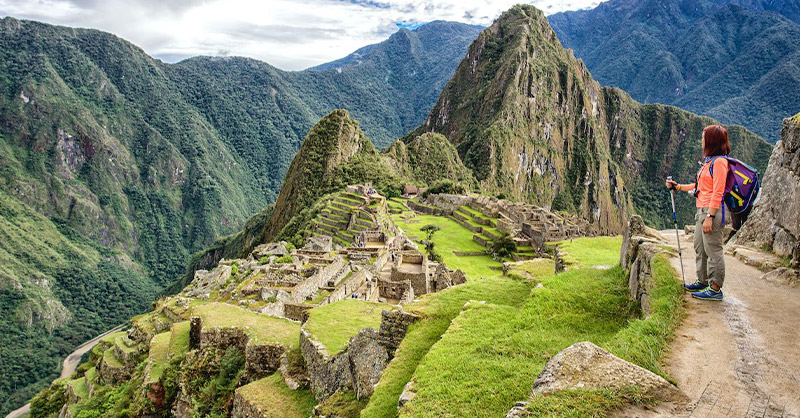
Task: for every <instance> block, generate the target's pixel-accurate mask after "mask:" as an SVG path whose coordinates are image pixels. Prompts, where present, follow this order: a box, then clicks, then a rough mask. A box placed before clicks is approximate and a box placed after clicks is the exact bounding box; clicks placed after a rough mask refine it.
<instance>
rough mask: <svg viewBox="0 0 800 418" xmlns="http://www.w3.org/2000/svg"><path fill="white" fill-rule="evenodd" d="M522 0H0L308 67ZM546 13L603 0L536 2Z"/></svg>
mask: <svg viewBox="0 0 800 418" xmlns="http://www.w3.org/2000/svg"><path fill="white" fill-rule="evenodd" d="M520 2H521V0H496V1H487V0H438V1H434V0H265V1H263V0H262V1H258V0H0V16H3V17H5V16H13V17H15V18H18V19H31V20H38V21H42V22H47V23H52V24H57V25H66V26H74V27H86V28H94V29H100V30H103V31H107V32H111V33H114V34H116V35H117V36H119V37H121V38H124V39H126V40H128V41H131V42H133V43H134V44H136V45H138V46H139V47H141V48H142V49H144V50H145V52H147V53H148V54H150V55H151V56H154V57H156V58H159V59H161V60H164V61H167V62H176V61H180V60H181V59H184V58H187V57H191V56H195V55H214V56H226V55H237V56H245V57H251V58H255V59H258V60H261V61H266V62H268V63H270V64H272V65H274V66H276V67H278V68H281V69H284V70H301V69H304V68H308V67H311V66H314V65H318V64H322V63H325V62H329V61H333V60H335V59H338V58H342V57H344V56H347V55H348V54H350V53H351V52H353V51H355V50H356V49H358V48H360V47H362V46H365V45H369V44H374V43H378V42H381V41H383V40H385V39H386V38H388V37H389V36H390V35H391V34H392V33H394V32H396V31H397V30H398V29H399V28H400V27H411V28H413V27H416V26H418V25H420V24H424V23H426V22H430V21H433V20H450V21H458V22H464V23H470V24H477V25H483V26H487V25H489V24H490V23H491V22H492V21H493V20H494V19H495V18H496V17H497V16H499V15H500V13H502V12H503V11H504V10H507V9H509V8H510V7H511V6H513V5H514V4H518V3H520ZM527 2H528V3H531V4H533V5H534V6H536V7H538V8H540V9H542V10H543V11H544V12H545V13H546V14H552V13H556V12H560V11H564V10H576V9H582V8H587V7H594V6H596V5H597V4H598V3H600V0H528V1H527Z"/></svg>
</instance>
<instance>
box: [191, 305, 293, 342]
mask: <svg viewBox="0 0 800 418" xmlns="http://www.w3.org/2000/svg"><path fill="white" fill-rule="evenodd" d="M193 314H194V315H197V316H199V317H200V318H201V319H202V321H203V328H205V329H208V328H217V327H235V328H240V329H242V330H243V331H244V332H246V333H247V334H248V335H249V336H250V341H251V342H253V343H256V344H263V343H278V344H281V345H284V346H287V347H293V346H295V345H296V344H297V338H298V335H299V334H300V324H297V323H295V322H292V321H289V320H285V319H280V318H274V317H271V316H268V315H261V314H258V313H256V312H253V311H250V310H247V309H244V308H240V307H238V306H234V305H229V304H227V303H208V304H205V305H201V306H198V307H196V308H195V309H194V310H193Z"/></svg>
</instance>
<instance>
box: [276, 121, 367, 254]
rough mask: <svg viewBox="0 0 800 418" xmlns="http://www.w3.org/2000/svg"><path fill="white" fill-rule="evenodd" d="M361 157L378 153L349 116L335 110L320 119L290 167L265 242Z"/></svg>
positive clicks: (325, 190)
mask: <svg viewBox="0 0 800 418" xmlns="http://www.w3.org/2000/svg"><path fill="white" fill-rule="evenodd" d="M360 154H366V155H373V156H374V155H377V150H376V149H375V146H374V145H373V144H372V142H370V140H369V139H368V138H367V137H366V136H365V135H364V133H363V132H362V131H361V129H360V128H359V126H358V122H356V121H355V120H354V119H353V118H352V117H350V113H348V112H347V111H346V110H344V109H335V110H333V111H332V112H330V113H329V114H328V115H326V116H325V117H323V118H322V119H320V120H319V122H317V123H316V124H315V125H314V127H312V128H311V130H310V131H309V132H308V135H307V136H306V138H305V140H304V141H303V145H302V146H301V147H300V151H298V152H297V155H295V157H294V159H293V160H292V164H291V165H290V166H289V171H288V172H287V173H286V177H285V178H284V181H283V186H282V187H281V191H280V194H279V195H278V201H277V202H276V203H275V210H274V211H273V213H272V217H271V219H270V222H269V223H268V224H267V229H266V237H267V239H272V238H274V237H275V236H276V235H277V234H278V233H279V232H280V231H281V229H282V228H283V227H284V226H285V225H286V223H287V222H288V221H289V219H291V217H292V216H293V215H294V214H295V213H296V212H298V211H299V210H300V209H301V208H305V207H307V206H309V205H311V204H312V203H313V202H314V201H315V200H316V199H317V198H318V197H319V196H321V195H324V194H326V193H328V189H330V188H331V187H330V186H331V184H332V183H333V182H334V181H335V180H336V174H337V169H338V168H339V167H340V166H342V165H343V164H346V163H347V162H348V161H350V159H352V158H353V157H355V156H356V155H360Z"/></svg>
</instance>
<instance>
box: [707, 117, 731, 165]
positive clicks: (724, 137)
mask: <svg viewBox="0 0 800 418" xmlns="http://www.w3.org/2000/svg"><path fill="white" fill-rule="evenodd" d="M703 139H704V141H705V143H704V145H703V157H714V156H717V155H728V154H730V153H731V143H730V142H729V141H728V130H727V129H725V127H724V126H721V125H711V126H707V127H706V129H704V130H703Z"/></svg>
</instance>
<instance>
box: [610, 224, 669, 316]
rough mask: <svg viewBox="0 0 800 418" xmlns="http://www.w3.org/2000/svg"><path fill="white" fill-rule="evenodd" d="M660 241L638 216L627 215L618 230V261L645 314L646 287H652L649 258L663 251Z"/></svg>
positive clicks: (650, 259)
mask: <svg viewBox="0 0 800 418" xmlns="http://www.w3.org/2000/svg"><path fill="white" fill-rule="evenodd" d="M661 244H662V241H661V240H660V238H659V237H658V234H657V232H655V231H652V230H650V229H649V228H648V227H647V226H645V224H644V220H642V218H641V216H639V215H633V216H632V217H631V219H630V220H629V222H628V227H627V228H626V229H625V231H623V234H622V248H621V249H620V259H619V261H620V265H621V266H622V268H623V269H625V272H626V273H627V274H628V289H629V290H630V296H631V299H633V300H635V301H636V302H638V303H639V305H640V306H641V308H642V315H644V316H645V317H647V316H649V315H650V313H651V306H650V291H651V289H653V288H654V287H655V284H654V283H653V280H654V279H653V274H652V272H653V261H654V259H655V257H656V256H657V255H658V254H661V253H664V250H662V249H661V247H660V246H659V245H661Z"/></svg>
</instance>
